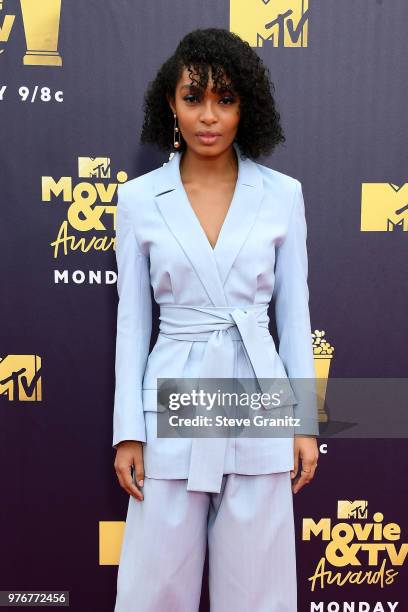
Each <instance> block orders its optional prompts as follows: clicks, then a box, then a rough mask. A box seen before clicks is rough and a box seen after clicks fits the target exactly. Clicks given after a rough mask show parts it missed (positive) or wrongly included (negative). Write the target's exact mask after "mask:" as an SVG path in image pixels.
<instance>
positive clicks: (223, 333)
mask: <svg viewBox="0 0 408 612" xmlns="http://www.w3.org/2000/svg"><path fill="white" fill-rule="evenodd" d="M268 306H269V304H254V305H249V306H244V307H242V308H237V307H232V306H191V305H175V304H174V305H173V304H171V305H161V306H160V331H159V333H160V334H161V335H163V336H166V337H167V338H172V339H174V340H187V341H191V342H197V341H198V342H200V341H202V342H207V346H206V348H205V352H204V356H203V360H202V362H201V367H200V378H214V379H218V378H231V379H232V378H233V377H234V355H235V350H234V344H233V343H234V341H237V340H240V341H242V342H243V345H244V348H245V351H246V354H247V357H248V358H249V360H250V362H251V365H252V367H253V370H254V372H255V376H256V378H257V379H258V383H259V386H260V388H261V391H262V392H270V385H268V384H267V381H263V380H262V379H269V382H270V379H271V377H272V375H273V372H274V370H273V364H272V363H271V360H270V358H269V357H268V354H267V351H265V344H264V339H263V338H264V337H265V336H266V335H269V336H270V334H269V329H268V323H269V316H268ZM289 391H290V387H289ZM295 400H296V398H294V396H293V395H291V394H290V397H289V398H286V403H287V404H288V403H293V402H294V403H296V401H295ZM283 403H285V402H283ZM227 443H228V438H225V437H224V438H221V437H217V438H193V440H192V448H191V457H190V464H189V476H188V482H187V490H189V491H210V492H215V493H219V492H220V490H221V482H222V477H223V471H224V461H225V453H226V449H227Z"/></svg>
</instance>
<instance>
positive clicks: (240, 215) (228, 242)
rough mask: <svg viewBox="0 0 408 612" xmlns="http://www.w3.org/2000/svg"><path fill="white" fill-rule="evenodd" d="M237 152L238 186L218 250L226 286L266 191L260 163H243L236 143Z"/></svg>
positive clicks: (219, 263)
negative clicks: (258, 166)
mask: <svg viewBox="0 0 408 612" xmlns="http://www.w3.org/2000/svg"><path fill="white" fill-rule="evenodd" d="M234 148H235V151H236V153H237V157H238V178H237V185H236V188H235V192H234V196H233V198H232V201H231V205H230V208H229V210H228V213H227V216H226V218H225V220H224V224H223V226H222V228H221V232H220V234H219V236H218V240H217V244H216V245H215V249H214V255H215V257H216V260H217V266H218V269H219V272H220V278H221V283H222V285H224V284H225V282H226V280H227V277H228V274H229V272H230V270H231V267H232V265H233V263H234V261H235V259H236V257H237V255H238V253H239V251H240V250H241V248H242V246H243V244H244V242H245V240H246V238H247V237H248V235H249V233H250V231H251V229H252V227H253V225H254V223H255V220H256V218H257V216H258V213H259V209H260V207H261V203H262V199H263V190H264V188H263V181H262V175H261V173H260V171H259V169H258V168H257V165H256V163H255V162H254V161H252V160H251V159H249V158H246V159H242V158H241V153H240V151H239V148H238V145H237V144H236V143H234Z"/></svg>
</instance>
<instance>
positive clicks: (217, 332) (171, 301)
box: [113, 28, 318, 612]
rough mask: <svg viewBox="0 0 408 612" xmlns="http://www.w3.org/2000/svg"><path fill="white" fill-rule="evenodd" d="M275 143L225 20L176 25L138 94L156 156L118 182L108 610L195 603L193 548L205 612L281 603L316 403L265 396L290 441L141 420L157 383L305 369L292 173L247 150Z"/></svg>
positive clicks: (268, 115) (287, 597)
mask: <svg viewBox="0 0 408 612" xmlns="http://www.w3.org/2000/svg"><path fill="white" fill-rule="evenodd" d="M284 140H285V139H284V136H283V132H282V129H281V127H280V124H279V113H278V112H277V110H276V107H275V103H274V99H273V96H272V93H271V83H270V81H269V79H268V71H267V69H266V68H265V67H264V66H263V64H262V62H261V60H260V58H259V57H258V56H257V55H256V53H255V52H254V51H253V49H252V48H251V47H250V46H249V45H248V44H247V43H246V42H244V41H242V40H241V39H240V38H239V37H238V36H237V35H235V34H233V33H231V32H229V31H227V30H223V29H216V28H210V29H206V30H196V31H194V32H191V33H190V34H188V35H187V36H185V38H184V39H183V40H182V41H181V42H180V43H179V45H178V47H177V49H176V51H175V53H174V54H173V56H172V57H170V59H169V60H168V61H166V62H165V63H164V65H163V66H162V67H161V69H160V70H159V72H158V74H157V76H156V78H155V80H154V81H153V82H152V83H151V84H150V87H149V89H148V92H147V94H146V98H145V120H144V125H143V130H142V142H150V143H156V144H157V145H158V146H159V147H161V148H162V149H164V150H167V151H168V150H169V148H173V153H174V155H173V156H171V159H170V160H169V161H168V162H167V163H166V164H163V166H162V167H159V168H157V169H155V170H153V171H151V172H148V173H146V174H144V175H142V176H140V177H137V178H135V179H133V180H130V181H128V182H127V183H126V184H125V185H120V186H119V187H118V208H117V225H116V257H117V264H118V293H119V306H118V322H117V346H116V390H115V409H114V437H113V446H114V448H116V449H117V453H116V459H115V470H116V473H117V476H118V479H119V483H120V485H121V486H122V487H123V488H124V490H125V491H126V492H127V493H129V495H130V498H129V507H128V514H127V519H126V526H125V532H124V538H123V543H122V550H121V558H120V564H119V571H118V589H117V598H116V607H115V612H131V611H132V612H133V611H134V612H136V611H140V612H162V611H164V610H165V611H166V612H194V611H197V610H198V608H199V602H200V592H201V582H202V572H203V564H204V559H205V552H206V544H207V542H208V547H209V592H210V603H211V611H212V612H230V611H232V610H234V612H239V611H242V612H244V611H245V612H248V611H249V610H253V611H254V612H255V611H256V612H267V611H268V612H295V610H296V609H297V607H296V565H295V539H294V523H293V506H292V491H293V492H294V493H296V492H297V491H299V489H300V488H301V487H302V486H304V485H305V484H307V483H309V482H310V481H311V479H312V478H313V476H314V471H315V468H316V465H317V458H318V450H317V442H316V435H317V433H318V424H317V415H316V410H315V408H316V406H315V405H314V404H313V403H310V402H309V403H308V402H303V401H302V402H300V401H299V399H300V396H301V393H299V395H297V394H293V390H292V388H291V387H290V386H289V389H288V390H287V392H286V395H285V393H284V394H283V401H282V402H281V404H282V405H283V407H285V405H286V406H289V407H290V408H291V409H292V406H293V405H296V404H297V413H296V411H295V414H297V416H298V417H300V419H299V420H300V427H297V428H296V433H295V436H294V437H293V436H285V437H266V434H263V435H264V437H242V436H236V437H230V438H227V437H225V436H224V437H223V438H221V437H218V438H214V437H195V436H192V437H173V438H172V437H169V436H167V437H166V436H164V437H161V436H159V435H158V434H157V431H156V427H157V419H158V417H159V415H160V416H163V414H164V415H165V416H167V415H168V412H169V411H168V410H166V409H165V410H164V412H163V411H162V410H163V409H162V408H161V405H160V403H159V402H158V401H157V378H170V379H174V378H193V379H196V378H197V377H200V378H210V379H216V378H234V379H237V378H238V377H240V378H242V379H244V378H246V379H253V380H258V381H259V383H260V385H261V388H263V384H264V381H265V379H268V378H275V379H276V378H277V377H279V378H280V379H281V382H283V381H286V382H287V381H288V377H296V378H297V379H299V378H308V379H313V378H314V364H313V354H312V344H311V329H310V316H309V309H308V297H309V296H308V286H307V251H306V222H305V215H304V201H303V196H302V189H301V184H300V183H299V181H297V180H296V179H294V178H291V177H289V176H287V175H285V174H282V173H280V172H277V171H275V170H272V169H270V168H268V167H266V166H263V165H261V164H258V163H257V162H255V161H253V160H254V159H255V158H257V157H258V156H259V155H260V154H261V153H268V152H270V151H271V150H272V149H273V148H274V146H276V145H277V144H278V143H279V142H281V141H284ZM150 286H152V287H153V292H154V297H155V300H156V302H157V303H158V304H159V305H160V333H159V336H158V339H157V342H156V344H155V346H154V348H153V350H152V352H151V353H150V355H149V343H150V335H151V329H152V315H151V293H150ZM272 298H273V301H274V304H275V316H276V323H277V331H278V334H279V354H278V353H277V351H276V349H275V344H274V342H273V339H272V336H271V335H270V333H269V330H268V320H269V319H268V315H267V310H268V305H269V303H270V302H271V299H272ZM262 381H263V382H262ZM283 386H284V385H282V387H283ZM260 412H261V413H262V414H263V415H267V414H270V412H269V413H268V408H267V407H262V408H261V411H260ZM294 429H295V428H293V430H294ZM293 430H291V431H293ZM260 435H261V436H262V434H260ZM299 460H300V461H301V468H302V469H301V472H300V476H297V472H298V467H300V465H299ZM132 468H133V471H134V475H133V478H132ZM295 476H296V478H295ZM291 478H292V479H293V484H292V482H291Z"/></svg>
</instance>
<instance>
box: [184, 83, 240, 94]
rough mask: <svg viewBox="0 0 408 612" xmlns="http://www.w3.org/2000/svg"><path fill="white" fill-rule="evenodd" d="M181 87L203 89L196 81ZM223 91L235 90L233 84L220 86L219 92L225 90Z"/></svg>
mask: <svg viewBox="0 0 408 612" xmlns="http://www.w3.org/2000/svg"><path fill="white" fill-rule="evenodd" d="M180 89H189V90H192V89H197V90H200V91H201V90H202V88H201V87H199V86H198V85H195V84H194V83H189V84H188V85H182V86H181V87H180ZM223 91H231V92H233V91H234V89H233V87H232V85H227V86H225V87H219V88H218V89H217V92H223Z"/></svg>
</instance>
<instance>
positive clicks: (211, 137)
mask: <svg viewBox="0 0 408 612" xmlns="http://www.w3.org/2000/svg"><path fill="white" fill-rule="evenodd" d="M219 137H220V134H207V135H206V134H197V138H198V139H199V140H200V141H201V142H202V143H203V144H212V143H213V142H215V141H216V140H217V138H219Z"/></svg>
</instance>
